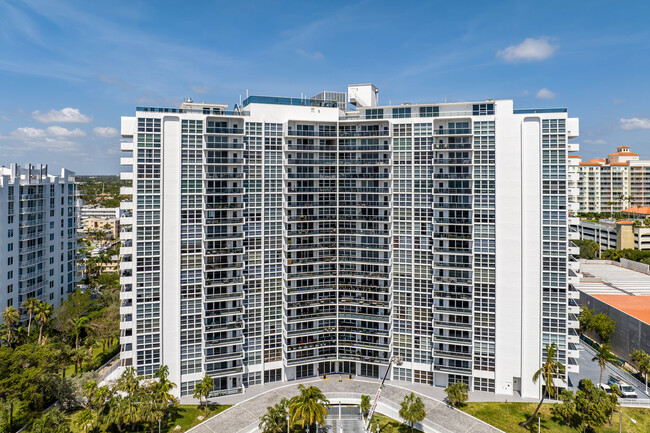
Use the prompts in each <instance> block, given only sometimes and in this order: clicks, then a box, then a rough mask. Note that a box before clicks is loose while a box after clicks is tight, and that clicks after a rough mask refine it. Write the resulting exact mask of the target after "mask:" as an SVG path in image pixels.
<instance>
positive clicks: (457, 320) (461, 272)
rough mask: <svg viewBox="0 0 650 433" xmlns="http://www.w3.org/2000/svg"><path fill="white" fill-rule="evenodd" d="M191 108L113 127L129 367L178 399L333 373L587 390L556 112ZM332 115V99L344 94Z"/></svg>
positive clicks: (363, 95)
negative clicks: (552, 362) (547, 378)
mask: <svg viewBox="0 0 650 433" xmlns="http://www.w3.org/2000/svg"><path fill="white" fill-rule="evenodd" d="M349 90H350V91H349V93H348V101H349V102H351V103H353V104H354V105H356V109H354V110H351V111H347V112H346V111H342V110H341V109H340V108H341V107H342V105H343V104H342V102H341V101H340V99H341V98H340V97H339V96H338V93H334V95H335V96H336V97H335V98H334V100H328V99H326V97H327V95H328V94H330V93H331V92H324V93H321V94H319V95H318V97H317V98H312V99H301V98H280V97H277V98H276V97H259V96H251V97H249V98H247V99H246V100H245V101H244V102H243V104H242V105H241V106H236V107H235V110H234V111H226V108H227V107H226V106H223V105H213V104H198V103H193V102H191V101H188V102H185V103H183V104H182V105H181V106H180V108H145V107H140V108H137V109H136V115H135V117H123V118H122V136H123V137H124V140H123V142H122V150H124V151H127V152H132V157H126V158H123V160H122V164H123V165H125V166H128V167H129V171H128V172H126V173H123V174H122V179H132V180H133V188H127V189H126V190H125V191H124V193H132V194H133V202H127V203H123V208H124V209H125V211H126V212H128V213H127V216H125V217H123V219H122V226H123V232H122V239H123V242H124V243H123V245H122V249H121V253H122V258H123V261H122V265H121V266H122V269H123V273H122V298H123V303H122V305H123V306H122V322H121V328H122V337H121V344H122V354H121V358H122V365H123V366H133V367H135V368H136V369H137V371H138V373H139V374H141V375H149V374H151V373H153V372H154V371H155V370H156V369H157V368H158V366H159V365H161V364H166V365H168V366H169V369H170V378H171V380H173V381H174V382H176V383H178V384H179V385H180V386H179V393H180V394H181V395H191V393H192V390H193V388H194V385H195V384H196V383H197V382H198V381H199V380H201V378H202V377H203V376H204V375H206V374H207V375H210V376H211V377H213V378H214V381H215V388H214V395H219V394H223V393H233V392H241V391H242V387H244V386H255V385H260V384H264V383H267V382H273V381H288V380H294V379H299V378H304V377H309V376H315V375H318V374H326V373H333V372H341V373H346V374H347V373H350V374H355V375H362V376H370V377H380V376H383V374H384V373H385V372H386V368H387V367H388V361H389V358H390V357H391V355H397V356H399V357H400V358H401V360H402V361H403V362H402V364H401V365H400V366H395V365H393V367H392V371H391V372H390V376H389V377H390V378H391V379H393V380H402V381H407V382H415V383H425V384H430V385H436V386H447V385H448V384H449V383H454V382H456V381H464V382H466V383H467V384H468V385H469V386H470V388H471V389H474V390H483V391H489V392H495V393H498V394H506V395H507V394H513V393H514V392H519V393H521V394H522V395H523V396H526V397H537V396H538V395H539V394H540V391H541V386H540V383H539V382H538V383H537V384H534V383H533V382H532V376H533V373H534V372H535V370H537V369H538V368H539V366H540V363H541V362H542V359H543V358H544V356H545V353H544V346H545V345H546V344H550V343H556V344H557V345H558V347H559V352H558V359H559V361H560V362H562V363H564V364H565V365H566V366H567V370H568V371H576V370H577V365H576V364H575V362H574V358H575V357H577V356H578V352H577V350H576V348H575V346H574V344H575V343H577V341H578V340H577V339H578V337H577V334H576V333H575V330H574V328H577V326H578V324H577V321H576V317H575V315H576V313H577V312H578V311H577V306H575V302H574V299H575V298H577V292H576V291H574V290H572V289H571V288H570V286H569V284H568V283H569V275H570V272H571V270H570V267H572V265H571V264H570V263H569V257H570V255H569V254H568V253H569V252H570V251H571V248H572V247H569V240H568V236H569V233H568V230H567V224H568V221H567V220H568V210H569V209H570V207H571V205H570V204H569V203H568V198H567V197H568V196H569V191H568V190H567V152H569V151H570V150H574V149H572V148H577V145H573V144H571V145H570V144H569V143H568V140H569V139H570V138H574V137H576V136H577V135H578V119H572V118H568V115H567V110H566V109H540V110H515V109H513V102H512V101H511V100H497V101H494V100H488V101H483V102H463V103H436V104H434V103H432V104H420V105H411V104H402V105H399V106H380V105H378V102H377V101H378V90H377V88H376V87H374V86H372V85H370V84H368V85H354V86H351V87H350V89H349ZM339 93H340V92H339Z"/></svg>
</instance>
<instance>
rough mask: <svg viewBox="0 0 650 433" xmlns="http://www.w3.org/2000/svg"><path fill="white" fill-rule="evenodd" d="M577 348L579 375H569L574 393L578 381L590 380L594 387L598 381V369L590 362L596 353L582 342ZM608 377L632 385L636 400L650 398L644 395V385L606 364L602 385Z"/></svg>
mask: <svg viewBox="0 0 650 433" xmlns="http://www.w3.org/2000/svg"><path fill="white" fill-rule="evenodd" d="M577 346H578V349H579V351H580V358H579V359H578V365H579V366H580V373H578V374H576V373H569V385H570V388H571V389H573V390H574V391H575V390H577V389H578V382H580V379H591V381H592V382H593V383H594V385H596V384H598V380H599V379H600V367H598V363H597V362H595V361H592V360H591V359H592V358H593V357H594V355H595V354H596V351H595V350H594V349H593V348H592V347H591V346H588V345H586V344H585V343H583V342H582V341H581V342H580V343H579V344H577ZM610 375H614V376H618V377H622V378H623V379H624V380H625V381H626V382H627V383H629V384H630V385H632V386H633V387H634V388H635V391H636V394H637V398H643V399H647V398H650V395H646V393H645V384H642V383H640V382H639V381H638V380H637V379H636V378H635V377H633V376H631V375H630V374H628V373H627V372H626V371H625V370H623V369H622V368H619V367H617V366H614V365H611V364H607V367H606V368H605V370H604V371H603V382H604V383H607V380H608V379H609V376H610Z"/></svg>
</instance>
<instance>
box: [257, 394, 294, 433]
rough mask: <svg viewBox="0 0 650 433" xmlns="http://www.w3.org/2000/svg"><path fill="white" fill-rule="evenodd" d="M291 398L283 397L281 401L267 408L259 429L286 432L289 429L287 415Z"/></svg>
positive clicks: (272, 432)
mask: <svg viewBox="0 0 650 433" xmlns="http://www.w3.org/2000/svg"><path fill="white" fill-rule="evenodd" d="M288 414H289V400H287V399H286V398H283V399H282V400H280V402H279V403H276V404H275V405H273V406H269V407H267V408H266V412H265V413H264V415H262V417H261V418H260V424H259V426H258V427H259V429H260V430H261V431H262V433H285V432H286V431H287V416H288Z"/></svg>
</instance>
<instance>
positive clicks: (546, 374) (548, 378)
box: [519, 343, 565, 427]
mask: <svg viewBox="0 0 650 433" xmlns="http://www.w3.org/2000/svg"><path fill="white" fill-rule="evenodd" d="M556 353H557V345H556V344H555V343H551V345H550V346H549V345H548V344H547V345H546V361H545V362H544V364H542V366H541V367H540V369H539V370H537V371H536V372H535V374H533V383H537V380H539V378H540V377H542V378H543V379H544V383H545V385H546V392H545V393H543V394H542V399H541V400H540V401H539V404H538V405H537V408H536V409H535V412H533V414H532V415H531V416H530V418H528V420H526V421H522V422H520V423H519V425H520V426H522V427H525V426H527V425H528V424H530V423H531V422H532V421H533V419H535V416H536V415H537V412H538V411H539V408H540V407H542V403H543V402H544V398H545V397H546V396H547V395H548V396H549V398H551V397H555V395H557V386H556V385H555V376H558V377H559V378H560V379H562V382H565V380H564V378H563V377H562V375H563V374H564V372H565V369H564V365H563V364H562V363H561V362H558V361H557V360H556V359H555V356H556V355H555V354H556Z"/></svg>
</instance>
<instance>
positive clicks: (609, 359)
mask: <svg viewBox="0 0 650 433" xmlns="http://www.w3.org/2000/svg"><path fill="white" fill-rule="evenodd" d="M611 348H612V347H611V346H610V345H609V343H603V344H602V345H601V346H600V347H599V348H598V350H597V351H596V356H594V357H593V358H591V360H592V361H596V362H598V366H599V367H600V380H599V381H598V383H603V371H604V370H605V366H607V363H610V364H612V363H614V362H616V357H615V356H614V355H613V354H612V352H610V349H611Z"/></svg>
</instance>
